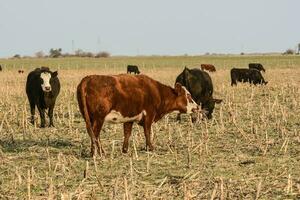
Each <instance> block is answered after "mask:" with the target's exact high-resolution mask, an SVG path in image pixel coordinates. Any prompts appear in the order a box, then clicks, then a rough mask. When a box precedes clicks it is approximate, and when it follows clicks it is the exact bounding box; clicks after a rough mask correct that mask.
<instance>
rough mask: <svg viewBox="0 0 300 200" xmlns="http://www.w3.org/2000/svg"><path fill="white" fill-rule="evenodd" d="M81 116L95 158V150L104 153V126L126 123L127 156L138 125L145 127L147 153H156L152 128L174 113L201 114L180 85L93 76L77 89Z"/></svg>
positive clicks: (142, 78)
mask: <svg viewBox="0 0 300 200" xmlns="http://www.w3.org/2000/svg"><path fill="white" fill-rule="evenodd" d="M77 100H78V104H79V109H80V112H81V114H82V116H83V118H84V119H85V122H86V128H87V132H88V134H89V136H90V138H91V154H92V155H94V152H95V148H96V149H97V151H98V153H100V149H101V152H104V151H103V149H102V147H101V145H100V143H99V135H100V131H101V129H102V126H103V123H104V122H105V121H106V122H110V123H123V127H124V142H123V148H122V150H123V153H126V152H127V151H128V140H129V137H130V135H131V130H132V125H133V123H134V122H136V123H138V124H139V125H141V126H143V128H144V134H145V137H146V149H149V150H150V151H152V150H153V146H152V143H151V139H150V133H151V125H152V123H153V122H156V121H158V120H160V119H161V118H162V117H163V116H164V115H166V114H167V113H170V112H172V111H175V110H177V111H180V112H184V113H191V112H198V105H197V104H196V103H195V102H194V101H193V99H192V98H191V95H190V94H189V92H188V91H187V90H186V89H185V88H184V87H182V86H181V85H180V84H179V83H177V84H176V85H175V88H171V87H169V86H166V85H163V84H161V83H160V82H158V81H155V80H153V79H151V78H149V77H148V76H145V75H137V76H131V75H128V74H120V75H113V76H104V75H92V76H87V77H85V78H83V79H82V80H81V82H80V84H79V85H78V87H77Z"/></svg>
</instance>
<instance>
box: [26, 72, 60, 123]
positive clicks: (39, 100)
mask: <svg viewBox="0 0 300 200" xmlns="http://www.w3.org/2000/svg"><path fill="white" fill-rule="evenodd" d="M59 91H60V82H59V79H58V77H57V71H55V72H51V71H50V69H49V68H48V67H42V68H36V69H35V70H34V71H32V72H30V73H29V74H28V76H27V82H26V94H27V97H28V100H29V104H30V111H31V120H30V122H31V123H32V124H34V115H35V106H36V107H37V108H38V111H39V113H40V117H41V127H45V111H46V109H48V116H49V119H50V123H49V126H54V124H53V109H54V105H55V100H56V98H57V96H58V94H59Z"/></svg>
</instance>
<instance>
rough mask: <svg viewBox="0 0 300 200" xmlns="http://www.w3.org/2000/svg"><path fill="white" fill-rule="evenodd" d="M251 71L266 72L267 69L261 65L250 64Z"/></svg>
mask: <svg viewBox="0 0 300 200" xmlns="http://www.w3.org/2000/svg"><path fill="white" fill-rule="evenodd" d="M248 66H249V69H257V70H258V71H263V72H266V70H265V68H264V67H263V66H262V64H260V63H249V65H248Z"/></svg>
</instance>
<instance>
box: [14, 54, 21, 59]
mask: <svg viewBox="0 0 300 200" xmlns="http://www.w3.org/2000/svg"><path fill="white" fill-rule="evenodd" d="M13 58H18V59H19V58H21V56H20V54H15V55H14V56H13Z"/></svg>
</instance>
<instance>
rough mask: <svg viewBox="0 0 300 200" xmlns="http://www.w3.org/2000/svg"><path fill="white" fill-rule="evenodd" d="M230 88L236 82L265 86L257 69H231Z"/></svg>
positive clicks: (265, 82)
mask: <svg viewBox="0 0 300 200" xmlns="http://www.w3.org/2000/svg"><path fill="white" fill-rule="evenodd" d="M230 75H231V86H233V85H237V82H249V83H250V84H254V85H256V84H265V85H266V84H267V83H268V82H267V81H265V79H264V77H263V76H262V74H261V73H260V71H258V70H257V69H239V68H233V69H231V71H230Z"/></svg>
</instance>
